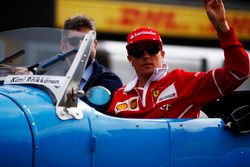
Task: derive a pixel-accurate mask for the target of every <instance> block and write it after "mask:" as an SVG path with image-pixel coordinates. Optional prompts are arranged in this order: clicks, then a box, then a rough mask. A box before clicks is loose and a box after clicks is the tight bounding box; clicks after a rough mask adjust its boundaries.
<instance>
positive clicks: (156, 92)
mask: <svg viewBox="0 0 250 167" xmlns="http://www.w3.org/2000/svg"><path fill="white" fill-rule="evenodd" d="M159 93H160V92H159V90H153V92H152V94H153V96H154V97H158V96H159Z"/></svg>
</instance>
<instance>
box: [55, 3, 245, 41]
mask: <svg viewBox="0 0 250 167" xmlns="http://www.w3.org/2000/svg"><path fill="white" fill-rule="evenodd" d="M77 14H85V15H87V16H89V17H91V18H93V19H94V20H95V23H96V28H97V31H98V32H106V33H119V34H124V33H125V34H127V33H129V32H130V31H131V30H133V29H135V28H137V27H140V26H149V27H154V28H156V29H157V30H158V31H159V32H160V33H161V35H162V36H174V37H188V38H215V37H216V33H215V31H214V29H213V27H212V25H211V23H210V22H209V20H208V18H207V16H206V13H205V10H204V8H203V7H184V6H175V5H162V4H161V5H159V4H148V3H135V2H122V1H91V0H70V1H69V0H56V26H57V27H62V26H63V22H64V20H65V19H66V18H68V17H69V16H73V15H77ZM227 18H228V20H229V24H230V25H231V26H232V27H234V29H235V30H236V32H237V34H238V36H239V38H240V39H242V40H250V12H248V11H237V10H227Z"/></svg>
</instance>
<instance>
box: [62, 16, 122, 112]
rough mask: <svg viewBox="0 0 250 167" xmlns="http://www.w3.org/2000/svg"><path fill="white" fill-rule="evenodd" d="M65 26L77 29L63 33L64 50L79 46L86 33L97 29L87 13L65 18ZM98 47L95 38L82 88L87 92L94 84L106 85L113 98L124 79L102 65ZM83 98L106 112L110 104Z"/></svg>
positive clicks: (81, 84)
mask: <svg viewBox="0 0 250 167" xmlns="http://www.w3.org/2000/svg"><path fill="white" fill-rule="evenodd" d="M63 28H64V29H69V30H75V31H69V32H68V31H67V32H68V33H67V34H66V35H65V34H63V36H62V41H61V50H62V51H68V50H71V49H73V48H77V47H79V45H80V42H81V41H82V39H83V38H84V34H86V33H88V32H89V31H90V30H94V31H95V30H96V28H95V24H94V21H93V20H92V19H91V18H89V17H87V16H85V15H76V16H72V17H69V18H68V19H66V20H65V22H64V27H63ZM96 49H97V39H95V41H94V44H93V46H92V49H91V53H90V56H89V59H88V62H87V66H86V70H85V72H84V74H83V76H82V80H81V83H80V89H82V90H83V91H85V92H86V91H88V90H89V89H90V88H91V87H93V86H104V87H105V88H107V89H108V90H109V91H110V92H111V98H112V97H113V94H114V92H115V91H116V90H117V89H118V88H120V87H121V86H122V81H121V79H120V78H119V77H118V76H117V75H116V74H115V73H114V72H112V71H111V70H110V69H108V68H106V67H105V66H103V65H101V64H100V63H99V62H98V61H97V60H96V59H95V57H96ZM81 100H83V101H84V102H86V103H87V104H89V105H90V106H92V107H94V108H95V109H97V110H99V111H100V112H105V111H106V109H107V108H108V106H109V103H107V104H105V105H102V106H97V105H94V104H92V103H91V102H89V101H88V100H87V99H86V98H85V97H82V98H81Z"/></svg>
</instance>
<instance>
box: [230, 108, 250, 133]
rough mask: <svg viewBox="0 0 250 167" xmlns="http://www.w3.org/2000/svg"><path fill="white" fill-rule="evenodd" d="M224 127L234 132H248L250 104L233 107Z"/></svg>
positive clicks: (249, 130)
mask: <svg viewBox="0 0 250 167" xmlns="http://www.w3.org/2000/svg"><path fill="white" fill-rule="evenodd" d="M225 127H227V128H229V129H232V131H234V132H236V133H248V132H250V105H244V106H241V107H239V108H237V109H235V110H234V111H233V112H232V113H231V115H230V116H229V122H228V123H227V124H226V125H225Z"/></svg>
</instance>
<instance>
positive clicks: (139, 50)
mask: <svg viewBox="0 0 250 167" xmlns="http://www.w3.org/2000/svg"><path fill="white" fill-rule="evenodd" d="M144 50H145V51H146V52H147V53H148V54H149V55H150V56H154V55H156V54H157V53H159V51H160V50H161V48H160V46H159V45H151V46H146V47H144V48H143V47H136V48H131V49H129V50H128V54H129V55H131V56H133V57H135V58H141V57H143V56H144Z"/></svg>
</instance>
